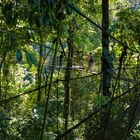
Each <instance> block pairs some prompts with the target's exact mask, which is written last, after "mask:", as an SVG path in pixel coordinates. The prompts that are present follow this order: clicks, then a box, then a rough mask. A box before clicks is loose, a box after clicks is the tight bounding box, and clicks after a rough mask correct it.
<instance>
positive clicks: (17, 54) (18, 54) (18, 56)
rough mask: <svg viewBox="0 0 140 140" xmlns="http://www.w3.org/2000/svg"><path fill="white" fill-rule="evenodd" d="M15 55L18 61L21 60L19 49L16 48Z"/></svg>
mask: <svg viewBox="0 0 140 140" xmlns="http://www.w3.org/2000/svg"><path fill="white" fill-rule="evenodd" d="M16 57H17V60H18V61H21V60H22V52H21V51H20V50H17V52H16Z"/></svg>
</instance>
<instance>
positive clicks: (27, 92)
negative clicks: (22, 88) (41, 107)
mask: <svg viewBox="0 0 140 140" xmlns="http://www.w3.org/2000/svg"><path fill="white" fill-rule="evenodd" d="M116 70H117V69H116ZM102 74H103V72H100V73H97V74H91V75H87V76H81V77H76V78H70V79H69V80H77V79H84V78H89V77H94V76H98V75H102ZM59 81H61V82H63V81H66V80H65V79H57V80H55V81H53V82H51V83H49V84H45V85H43V86H41V87H40V88H41V89H43V88H45V87H46V86H50V85H53V84H55V83H57V82H59ZM37 90H38V88H35V89H32V90H29V91H26V92H24V93H20V94H17V95H15V96H13V97H10V98H8V99H5V100H2V101H0V105H2V104H4V103H5V102H10V101H11V100H14V99H17V98H19V97H20V96H23V95H27V94H28V95H29V94H31V93H32V92H36V91H37Z"/></svg>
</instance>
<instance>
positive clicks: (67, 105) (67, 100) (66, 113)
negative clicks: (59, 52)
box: [64, 23, 74, 140]
mask: <svg viewBox="0 0 140 140" xmlns="http://www.w3.org/2000/svg"><path fill="white" fill-rule="evenodd" d="M69 28H70V29H69V37H68V39H67V44H68V63H67V66H66V71H65V83H64V86H65V97H64V119H65V131H66V130H67V129H68V118H69V114H70V80H69V79H70V76H71V67H72V59H73V49H74V45H73V32H74V30H73V24H72V23H70V27H69ZM66 139H67V137H65V140H66Z"/></svg>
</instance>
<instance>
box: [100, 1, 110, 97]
mask: <svg viewBox="0 0 140 140" xmlns="http://www.w3.org/2000/svg"><path fill="white" fill-rule="evenodd" d="M102 28H103V29H104V31H106V32H108V29H109V0H102ZM104 31H103V32H102V72H103V79H102V93H103V95H104V96H110V92H109V89H110V82H111V58H110V54H109V36H108V34H107V33H106V32H104Z"/></svg>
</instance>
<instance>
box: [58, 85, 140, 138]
mask: <svg viewBox="0 0 140 140" xmlns="http://www.w3.org/2000/svg"><path fill="white" fill-rule="evenodd" d="M139 85H140V83H138V84H136V85H134V86H133V87H132V88H130V89H128V90H127V91H125V92H124V93H122V94H121V95H119V96H117V97H115V98H113V99H111V100H109V101H108V102H107V103H105V104H103V105H101V107H99V108H97V109H95V110H94V111H93V112H92V113H90V114H89V115H88V116H87V117H85V118H84V119H82V120H81V121H80V122H79V123H77V124H76V125H74V126H73V127H71V128H69V129H68V130H67V131H65V132H64V133H62V134H60V135H59V136H58V137H57V138H56V140H61V138H63V137H64V136H66V135H68V134H69V133H70V132H71V131H73V130H74V129H76V128H78V127H79V126H81V125H82V124H83V123H85V122H86V121H88V120H89V119H90V118H91V117H92V116H93V115H95V114H97V113H98V112H99V111H100V110H101V109H103V108H105V107H106V106H108V105H109V104H110V103H111V102H112V101H116V100H117V99H119V98H120V97H122V96H125V95H127V93H129V94H130V91H131V90H133V89H135V88H136V87H137V86H139Z"/></svg>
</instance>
